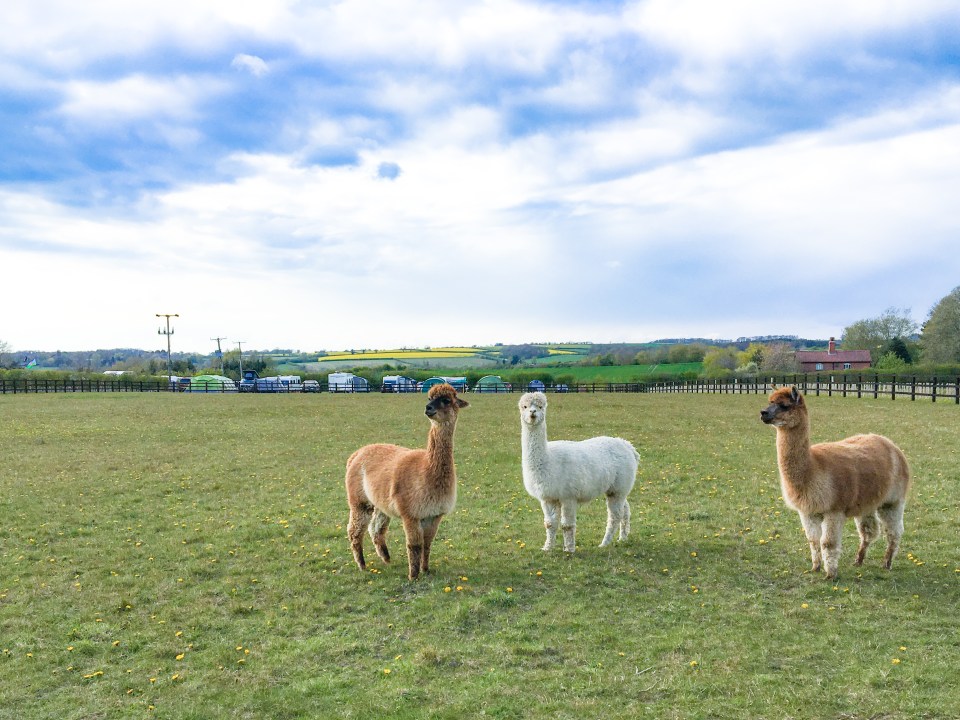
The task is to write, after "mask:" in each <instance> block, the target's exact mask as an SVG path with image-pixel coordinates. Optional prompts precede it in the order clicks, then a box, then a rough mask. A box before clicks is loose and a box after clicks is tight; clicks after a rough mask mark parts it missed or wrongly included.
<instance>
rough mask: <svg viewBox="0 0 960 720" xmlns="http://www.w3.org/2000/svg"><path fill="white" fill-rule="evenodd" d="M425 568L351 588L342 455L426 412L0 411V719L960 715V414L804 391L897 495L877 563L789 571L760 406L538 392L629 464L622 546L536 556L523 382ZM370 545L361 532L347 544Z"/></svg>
mask: <svg viewBox="0 0 960 720" xmlns="http://www.w3.org/2000/svg"><path fill="white" fill-rule="evenodd" d="M467 397H468V400H469V401H470V402H471V405H472V406H471V407H470V408H467V409H465V410H464V411H463V412H462V413H461V416H460V426H459V429H458V435H457V464H458V472H459V477H460V493H459V501H458V506H457V510H456V511H455V512H454V513H453V514H452V515H451V516H450V517H448V518H447V519H446V520H445V521H444V522H443V524H442V525H441V527H440V533H439V535H438V536H437V542H436V544H435V546H434V553H433V559H432V563H431V565H432V567H433V574H432V575H430V576H427V577H424V578H421V579H420V580H419V581H417V582H415V583H410V582H408V581H407V580H406V573H405V568H406V554H405V549H404V548H403V539H402V535H403V533H402V529H401V528H399V526H395V527H394V529H393V531H392V532H391V547H392V548H393V550H394V557H395V560H394V562H393V563H392V564H391V565H389V566H383V565H382V564H381V563H380V562H379V561H378V560H377V559H376V557H375V556H374V555H373V553H372V552H368V559H371V558H372V559H373V560H374V562H373V563H371V570H370V571H369V572H367V573H360V572H359V571H358V570H357V569H356V567H355V566H354V564H353V561H352V558H351V556H350V550H349V547H348V545H347V542H346V539H345V526H346V515H347V514H346V503H345V500H344V496H343V489H342V469H343V465H344V461H345V460H346V458H347V456H348V455H349V454H350V452H352V451H353V450H354V449H356V448H357V447H358V446H360V445H362V444H364V443H368V442H372V441H391V442H398V443H402V444H407V445H421V444H422V443H423V441H424V438H425V435H426V430H427V426H428V423H427V421H426V419H425V418H424V417H423V412H422V411H423V402H424V400H423V397H422V396H407V395H380V394H373V395H358V396H350V395H329V394H320V395H277V396H249V395H234V396H218V395H212V396H191V395H182V394H174V395H150V394H142V395H141V394H133V393H131V394H114V395H100V394H85V395H70V396H20V395H18V396H3V397H0V437H2V438H3V441H2V444H0V718H78V719H79V718H98V719H99V718H131V717H133V718H137V717H148V718H177V719H182V718H188V719H189V718H195V719H197V720H199V719H204V720H207V719H210V718H231V719H233V718H318V717H342V718H371V717H382V718H458V719H459V718H465V717H478V716H481V715H483V716H488V717H496V718H541V717H550V718H571V719H572V718H599V717H610V718H614V717H617V718H619V717H650V718H804V719H811V718H814V719H815V718H845V719H852V718H863V719H866V718H884V719H890V718H898V719H899V718H904V719H905V718H956V717H960V686H958V683H957V682H956V669H957V667H960V635H958V633H957V630H956V627H957V620H956V618H957V607H958V606H960V550H958V537H957V524H958V521H960V509H958V504H957V501H956V487H957V484H956V481H957V477H958V474H960V455H958V453H957V452H956V448H957V446H958V435H960V432H958V428H960V408H958V407H956V406H955V405H950V404H944V403H937V404H933V403H929V402H926V403H919V402H917V403H910V402H906V401H901V400H898V401H896V402H891V401H889V400H886V401H873V400H856V399H852V398H851V399H840V398H830V399H828V398H813V397H811V398H809V404H810V408H811V415H812V419H813V435H814V439H815V440H823V439H831V438H837V437H840V436H843V435H846V434H850V433H853V432H859V431H866V430H872V431H876V432H882V433H885V434H887V435H889V436H890V437H891V438H893V439H894V440H896V441H897V442H898V443H899V444H900V445H901V446H902V447H903V449H904V451H905V452H906V453H907V455H908V457H909V458H910V459H911V462H912V465H913V470H914V476H915V486H914V489H913V490H912V491H911V494H910V501H909V504H908V506H907V513H906V534H905V536H904V542H903V547H902V552H901V555H900V556H899V557H898V559H897V561H896V563H895V566H894V569H893V571H892V572H886V571H883V570H882V569H881V568H880V567H879V560H880V557H881V555H882V551H880V549H879V548H876V547H875V548H873V549H872V552H871V555H870V556H868V558H867V563H866V564H865V565H864V567H863V568H861V569H856V568H854V567H853V566H852V560H853V554H854V552H855V550H856V545H855V531H854V528H853V524H852V522H851V523H849V524H848V526H847V528H846V532H845V538H844V542H845V546H844V552H843V557H842V560H841V567H840V573H841V576H840V579H839V580H838V581H837V582H826V581H824V580H823V579H821V578H820V577H817V576H815V575H812V574H810V573H809V572H808V571H807V568H808V565H809V554H808V550H807V547H806V542H805V540H804V538H803V535H802V531H801V529H800V525H799V521H798V520H797V518H796V515H795V514H794V513H792V512H790V511H788V510H787V509H786V508H784V507H783V505H782V502H781V500H780V497H779V487H778V483H777V477H776V467H775V462H776V460H775V450H774V431H773V430H772V429H771V428H769V427H765V426H763V425H762V424H761V423H760V421H759V419H758V411H759V410H760V408H761V407H762V406H763V405H764V404H765V401H764V399H763V398H761V397H759V396H746V395H722V396H706V395H700V396H689V395H688V396H684V395H659V396H658V395H624V394H617V395H604V394H597V395H581V394H571V395H557V396H550V410H549V424H550V431H551V436H552V437H553V438H555V439H559V438H582V437H587V436H590V435H594V434H601V433H602V434H614V435H620V436H622V437H626V438H628V439H630V440H632V441H633V442H634V443H635V444H636V445H637V447H638V448H639V449H640V451H641V454H642V461H641V470H640V475H639V477H638V480H637V486H636V487H635V489H634V491H633V493H632V495H631V505H632V508H633V534H632V535H631V537H630V539H629V540H628V541H627V542H626V543H623V544H619V545H615V546H612V547H609V548H604V549H600V548H597V547H596V544H597V543H598V542H599V540H600V537H601V536H602V532H603V524H604V517H603V513H604V506H603V503H601V502H597V501H595V502H593V503H590V504H588V505H586V506H583V507H582V508H581V511H580V513H579V517H578V519H579V522H578V541H579V542H578V546H579V547H578V552H577V554H576V555H575V556H574V557H565V556H563V555H562V554H561V553H553V554H549V555H547V554H544V553H543V552H542V551H541V550H540V549H539V548H540V546H541V545H542V543H543V527H542V518H541V514H540V510H539V506H538V505H537V504H536V503H535V502H534V501H533V500H532V499H531V498H529V497H528V496H527V495H526V493H525V492H524V490H523V486H522V483H521V477H520V452H519V427H518V425H519V422H518V416H517V411H516V401H517V399H518V397H517V396H516V395H499V396H498V395H480V396H476V395H469V396H467ZM367 547H368V549H369V543H368V546H367Z"/></svg>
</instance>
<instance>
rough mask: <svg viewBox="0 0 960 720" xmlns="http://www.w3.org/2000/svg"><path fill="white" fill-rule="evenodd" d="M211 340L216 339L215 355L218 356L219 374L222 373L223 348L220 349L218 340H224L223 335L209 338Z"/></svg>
mask: <svg viewBox="0 0 960 720" xmlns="http://www.w3.org/2000/svg"><path fill="white" fill-rule="evenodd" d="M210 339H211V340H216V341H217V357H218V358H220V374H221V375H223V350H221V349H220V341H221V340H226V338H225V337H215V338H210ZM241 375H242V373H241Z"/></svg>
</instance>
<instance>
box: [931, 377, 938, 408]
mask: <svg viewBox="0 0 960 720" xmlns="http://www.w3.org/2000/svg"><path fill="white" fill-rule="evenodd" d="M930 397H931V399H932V400H933V402H936V401H937V376H936V375H934V376H933V387H932V388H930Z"/></svg>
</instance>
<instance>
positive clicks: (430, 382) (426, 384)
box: [420, 377, 446, 392]
mask: <svg viewBox="0 0 960 720" xmlns="http://www.w3.org/2000/svg"><path fill="white" fill-rule="evenodd" d="M445 382H446V380H444V379H443V378H442V377H432V378H428V379H427V380H424V381H423V387H422V388H421V389H420V391H421V392H430V388H432V387H433V386H434V385H440V384H442V383H445Z"/></svg>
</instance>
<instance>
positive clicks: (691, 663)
mask: <svg viewBox="0 0 960 720" xmlns="http://www.w3.org/2000/svg"><path fill="white" fill-rule="evenodd" d="M699 664H700V663H698V662H697V661H696V660H691V661H690V667H697V666H698V665H699Z"/></svg>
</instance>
